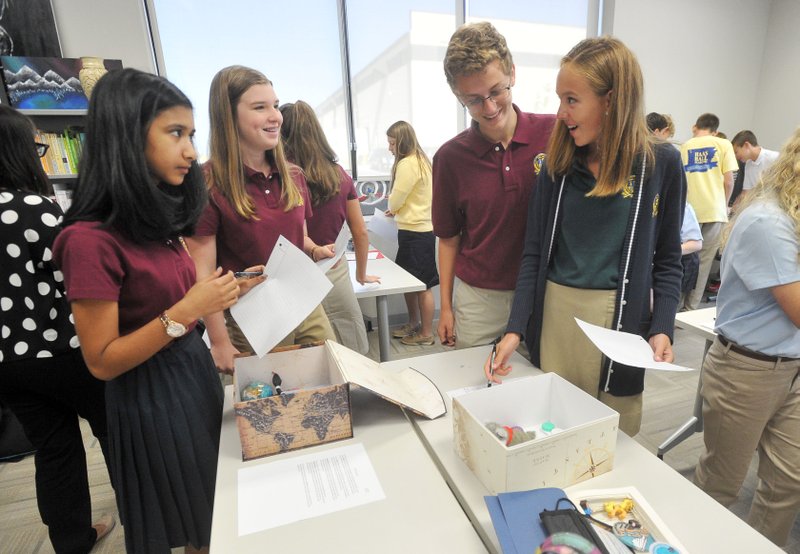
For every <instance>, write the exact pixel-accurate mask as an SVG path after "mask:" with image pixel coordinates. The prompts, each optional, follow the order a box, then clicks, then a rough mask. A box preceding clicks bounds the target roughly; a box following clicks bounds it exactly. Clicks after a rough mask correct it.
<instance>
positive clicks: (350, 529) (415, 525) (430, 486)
mask: <svg viewBox="0 0 800 554" xmlns="http://www.w3.org/2000/svg"><path fill="white" fill-rule="evenodd" d="M232 397H233V387H232V386H228V387H226V389H225V407H224V409H223V414H222V432H221V436H220V448H219V460H218V464H217V484H216V492H215V494H216V496H215V498H214V516H213V521H212V526H211V552H212V554H220V553H225V552H236V553H237V554H245V553H250V552H252V553H259V554H260V553H262V552H348V553H351V552H364V553H370V554H373V553H375V552H382V553H386V552H467V553H471V552H476V553H477V552H482V553H485V552H486V549H485V547H484V546H483V543H482V542H481V540H480V539H479V538H478V535H477V534H476V533H475V530H474V529H473V527H472V525H470V522H469V520H468V519H467V517H466V516H465V515H464V512H463V511H462V509H461V507H460V506H459V505H458V502H456V499H455V498H454V497H453V495H452V494H451V493H450V490H449V489H448V488H447V485H446V484H445V482H444V480H443V479H442V477H441V475H440V474H439V471H438V470H437V468H436V465H435V464H434V463H433V461H432V460H431V458H430V456H429V455H428V453H427V452H426V451H425V447H424V446H423V445H422V443H421V442H420V440H419V438H418V437H417V434H416V432H415V430H414V428H413V427H412V425H411V423H410V422H409V421H408V419H407V418H406V416H405V414H404V413H403V411H402V410H401V409H400V408H398V407H397V406H395V405H394V404H391V403H389V402H387V401H385V400H382V399H380V398H378V397H376V396H375V395H373V394H371V393H368V392H366V391H364V390H353V391H352V393H351V403H352V416H353V422H354V429H353V433H354V437H353V438H352V439H349V440H345V441H339V442H333V443H328V444H324V445H320V446H316V447H313V448H307V449H301V450H298V451H293V452H286V453H283V454H278V455H275V456H270V457H267V458H261V459H258V460H251V461H248V462H242V453H241V445H240V442H239V434H238V431H237V429H236V421H235V417H234V414H233V402H232ZM353 443H362V444H363V445H364V447H365V448H366V451H367V454H368V456H369V458H370V461H371V463H372V465H373V466H374V468H375V472H376V473H377V475H378V479H379V480H380V483H381V486H382V488H383V491H384V493H385V495H386V498H385V499H384V500H380V501H377V502H373V503H370V504H365V505H363V506H358V507H355V508H351V509H349V510H343V511H340V512H335V513H331V514H327V515H323V516H319V517H316V518H312V519H307V520H303V521H298V522H295V523H291V524H288V525H285V526H282V527H276V528H274V529H269V530H266V531H262V532H258V533H253V534H250V535H245V536H242V537H240V536H238V534H237V528H238V526H237V474H238V470H239V469H240V468H244V467H252V466H253V465H258V464H269V463H271V462H272V461H274V460H279V459H280V460H285V459H287V458H288V457H293V456H302V455H304V454H308V453H310V452H311V451H312V450H314V451H317V449H332V448H337V447H339V446H344V445H348V444H353ZM270 501H272V500H271V499H270V498H268V497H267V498H264V502H265V503H266V502H270Z"/></svg>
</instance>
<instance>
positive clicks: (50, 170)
mask: <svg viewBox="0 0 800 554" xmlns="http://www.w3.org/2000/svg"><path fill="white" fill-rule="evenodd" d="M85 137H86V134H85V133H84V132H82V131H80V130H76V129H73V128H67V129H65V130H64V131H63V132H61V133H52V132H47V131H37V132H36V142H40V143H42V144H47V145H48V146H49V148H48V150H47V153H46V154H45V155H44V157H42V158H41V161H42V167H43V168H44V170H45V172H46V173H47V174H48V175H49V176H51V177H63V176H73V175H77V173H78V162H79V160H80V155H81V152H82V151H83V142H84V140H85Z"/></svg>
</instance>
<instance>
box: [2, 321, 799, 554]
mask: <svg viewBox="0 0 800 554" xmlns="http://www.w3.org/2000/svg"><path fill="white" fill-rule="evenodd" d="M369 336H370V356H371V357H373V358H375V359H377V352H378V341H377V332H375V331H373V332H371V333H369ZM703 346H704V340H703V339H701V338H699V337H696V336H694V335H692V334H690V333H688V332H686V331H681V330H676V332H675V345H674V350H675V355H676V363H678V364H681V365H685V366H687V367H693V368H699V367H700V361H701V358H702V355H703ZM441 350H444V347H442V346H440V345H435V346H424V347H408V346H403V345H402V344H400V341H399V340H393V341H392V359H398V358H406V357H412V356H419V355H423V354H432V353H434V352H438V351H441ZM698 374H699V371H692V372H688V373H666V372H664V373H660V372H656V371H649V372H648V373H647V378H646V384H645V405H644V417H643V421H642V430H641V432H640V433H639V435H637V436H636V440H637V441H638V442H639V443H640V444H642V445H643V446H644V447H645V448H647V449H648V450H650V451H651V452H653V453H655V452H656V450H657V448H658V445H659V444H660V443H662V442H663V441H664V440H665V439H666V438H667V437H668V436H669V435H670V434H671V433H672V432H673V431H674V430H675V429H676V428H677V427H679V426H680V425H681V424H682V423H683V422H684V421H686V419H687V418H688V417H689V416H690V415H691V413H692V407H693V405H694V398H695V392H696V389H697V378H698ZM87 428H88V426H87V425H84V436H85V437H86V447H87V459H88V463H89V479H90V483H91V492H92V504H93V507H94V511H95V514H96V515H97V516H99V515H100V514H102V513H104V512H109V511H111V512H115V502H114V496H113V491H112V489H111V486H110V485H109V481H108V473H107V472H106V469H105V464H104V462H103V456H102V453H101V451H100V447H99V445H97V443H96V441H95V440H94V439H93V437H91V435H89V434H88V433H86V429H87ZM702 451H703V441H702V435H701V434H696V435H694V436H692V437H690V438H689V439H687V440H686V441H684V442H683V443H681V444H679V445H678V446H676V447H675V448H674V449H672V450H671V451H669V452H668V453H667V454H666V456H665V458H664V461H665V462H667V463H668V464H669V465H670V466H672V467H673V468H675V469H676V470H677V471H679V472H680V473H681V474H683V475H684V476H686V477H687V478H689V479H691V477H692V474H693V472H694V466H695V464H696V463H697V459H698V458H699V457H700V454H701V453H702ZM755 469H756V462H755V458H754V462H753V464H752V466H751V468H750V473H749V474H748V477H747V480H746V481H745V484H744V487H743V489H742V492H741V494H740V498H739V500H738V502H737V503H736V504H735V505H734V506H732V508H731V510H732V511H733V512H734V513H736V514H737V515H738V516H740V517H742V518H746V516H747V511H748V510H749V505H750V501H751V500H752V496H753V490H754V488H755V484H756V475H755ZM798 471H800V468H798ZM33 474H34V470H33V458H32V457H28V458H26V459H25V460H23V461H21V462H18V463H6V464H0V552H2V553H3V554H45V553H48V554H49V553H52V552H53V549H52V546H51V545H50V541H49V540H48V538H47V531H46V528H45V527H44V525H42V523H41V521H40V519H39V514H38V511H37V509H36V497H35V491H34V487H33ZM676 501H678V500H677V499H676ZM698 524H702V523H701V522H698ZM182 551H183V550H182V549H175V550H173V552H182ZM786 551H787V552H790V553H793V554H800V519H798V521H797V522H796V523H795V526H794V530H793V533H792V537H791V540H790V544H789V545H788V547H787V549H786ZM93 552H98V553H118V552H124V535H123V530H122V528H121V527H120V526H119V525H118V526H117V527H116V528H115V529H114V530H113V531H112V532H111V534H110V535H109V536H107V537H106V538H105V539H104V540H103V541H102V542H101V543H100V544H98V546H97V548H96V549H95V550H94V551H93ZM699 554H713V553H699Z"/></svg>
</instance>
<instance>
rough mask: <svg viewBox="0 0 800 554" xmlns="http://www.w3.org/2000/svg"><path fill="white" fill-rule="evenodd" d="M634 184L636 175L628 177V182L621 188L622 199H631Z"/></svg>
mask: <svg viewBox="0 0 800 554" xmlns="http://www.w3.org/2000/svg"><path fill="white" fill-rule="evenodd" d="M635 182H636V175H631V176H630V177H628V182H627V183H625V186H624V187H622V197H623V198H633V184H634V183H635Z"/></svg>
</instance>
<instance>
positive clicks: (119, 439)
mask: <svg viewBox="0 0 800 554" xmlns="http://www.w3.org/2000/svg"><path fill="white" fill-rule="evenodd" d="M222 401H223V392H222V385H221V384H220V381H219V377H218V374H217V370H216V367H215V366H214V361H213V360H212V358H211V354H210V353H209V351H208V348H207V347H206V345H205V344H204V343H203V341H202V339H201V338H200V335H199V334H197V333H195V332H190V333H189V334H188V335H187V336H185V337H183V338H182V339H179V340H177V341H175V342H174V343H173V344H172V345H170V346H169V347H168V348H166V349H164V350H162V351H160V352H158V353H157V354H155V355H154V356H153V357H152V358H150V359H149V360H147V361H146V362H144V363H142V364H141V365H139V366H137V367H136V368H134V369H132V370H130V371H128V372H127V373H124V374H123V375H120V376H119V377H117V378H116V379H113V380H112V381H109V382H108V383H107V384H106V412H107V415H108V440H109V450H110V457H111V462H110V463H111V465H112V468H111V469H112V471H111V476H112V478H113V483H114V489H115V493H116V497H117V506H118V508H119V514H120V520H121V522H122V524H123V525H124V526H125V548H126V550H127V551H128V552H136V553H140V552H147V553H152V552H164V553H167V554H168V553H169V552H170V548H175V547H180V546H184V545H187V544H191V545H192V546H194V547H197V548H201V547H203V546H207V545H208V544H209V542H210V537H211V514H212V510H213V507H214V484H215V481H216V474H217V453H218V451H219V431H220V424H221V421H222Z"/></svg>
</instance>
